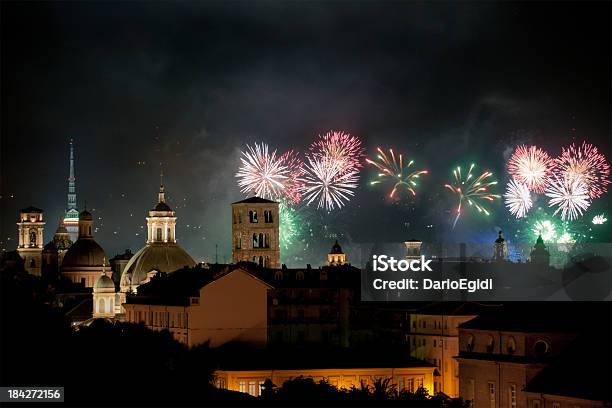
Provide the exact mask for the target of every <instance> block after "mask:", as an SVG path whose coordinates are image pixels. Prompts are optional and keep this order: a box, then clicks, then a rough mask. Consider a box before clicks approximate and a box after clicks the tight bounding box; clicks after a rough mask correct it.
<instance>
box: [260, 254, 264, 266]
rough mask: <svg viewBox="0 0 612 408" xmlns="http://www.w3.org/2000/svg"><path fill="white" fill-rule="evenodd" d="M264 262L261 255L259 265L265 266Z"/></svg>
mask: <svg viewBox="0 0 612 408" xmlns="http://www.w3.org/2000/svg"><path fill="white" fill-rule="evenodd" d="M263 262H264V259H263V256H261V255H260V256H259V266H264V264H263Z"/></svg>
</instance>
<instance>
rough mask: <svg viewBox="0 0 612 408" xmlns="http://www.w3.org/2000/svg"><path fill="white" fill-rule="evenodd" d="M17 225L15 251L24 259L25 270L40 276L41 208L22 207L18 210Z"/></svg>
mask: <svg viewBox="0 0 612 408" xmlns="http://www.w3.org/2000/svg"><path fill="white" fill-rule="evenodd" d="M17 226H18V232H19V245H18V246H17V252H18V253H19V255H20V256H21V257H22V258H23V260H24V261H25V263H24V267H25V270H26V271H27V272H28V273H30V274H32V275H36V276H40V275H41V270H42V269H41V268H42V252H43V242H44V240H43V231H44V227H45V221H44V219H43V210H41V209H40V208H36V207H28V208H24V209H23V210H21V211H20V212H19V222H18V223H17Z"/></svg>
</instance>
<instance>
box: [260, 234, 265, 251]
mask: <svg viewBox="0 0 612 408" xmlns="http://www.w3.org/2000/svg"><path fill="white" fill-rule="evenodd" d="M265 247H266V241H264V234H262V233H259V248H265Z"/></svg>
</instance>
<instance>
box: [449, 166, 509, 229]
mask: <svg viewBox="0 0 612 408" xmlns="http://www.w3.org/2000/svg"><path fill="white" fill-rule="evenodd" d="M474 167H475V165H474V164H472V165H471V166H470V168H469V170H468V172H467V173H466V174H465V176H464V175H463V173H462V172H461V167H457V168H456V169H455V170H453V175H454V179H453V182H452V184H445V185H444V187H446V188H448V189H449V190H450V191H452V192H453V193H454V194H457V196H458V198H459V204H458V205H457V209H456V213H457V216H456V217H455V221H454V222H453V228H455V225H457V221H458V220H459V217H460V216H461V212H462V210H463V206H464V202H467V203H468V204H469V205H470V207H474V208H476V209H477V210H478V212H480V213H484V214H486V215H489V211H488V210H487V209H486V208H485V206H484V203H483V200H486V201H495V199H496V198H500V196H499V195H497V194H492V193H491V192H490V191H489V188H490V187H492V186H494V185H496V184H497V181H494V180H489V177H492V176H493V173H491V172H489V171H485V172H484V173H482V174H481V175H480V176H478V177H474V175H473V174H472V170H473V169H474Z"/></svg>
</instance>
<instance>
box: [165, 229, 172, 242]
mask: <svg viewBox="0 0 612 408" xmlns="http://www.w3.org/2000/svg"><path fill="white" fill-rule="evenodd" d="M171 231H172V230H171V228H170V227H168V230H167V231H166V233H167V234H168V235H166V237H167V239H168V241H170V240H172V237H171V236H170V234H171Z"/></svg>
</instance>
